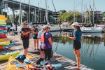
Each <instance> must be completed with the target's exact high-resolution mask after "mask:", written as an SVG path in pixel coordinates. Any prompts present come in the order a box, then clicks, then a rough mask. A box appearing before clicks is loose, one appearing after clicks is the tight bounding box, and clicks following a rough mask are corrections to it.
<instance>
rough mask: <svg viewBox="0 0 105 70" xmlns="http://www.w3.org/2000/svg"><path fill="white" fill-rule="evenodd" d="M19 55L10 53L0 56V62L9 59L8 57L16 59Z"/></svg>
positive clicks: (15, 52)
mask: <svg viewBox="0 0 105 70" xmlns="http://www.w3.org/2000/svg"><path fill="white" fill-rule="evenodd" d="M18 54H19V51H14V52H10V53H6V54H4V55H0V61H6V60H8V59H9V57H10V56H14V57H16V56H17V55H18Z"/></svg>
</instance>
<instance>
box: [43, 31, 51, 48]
mask: <svg viewBox="0 0 105 70" xmlns="http://www.w3.org/2000/svg"><path fill="white" fill-rule="evenodd" d="M49 38H52V34H51V33H50V32H45V33H44V39H45V41H44V42H45V49H52V45H51V44H50V43H49V41H48V39H49Z"/></svg>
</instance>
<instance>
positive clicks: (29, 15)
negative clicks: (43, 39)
mask: <svg viewBox="0 0 105 70" xmlns="http://www.w3.org/2000/svg"><path fill="white" fill-rule="evenodd" d="M28 4H29V14H28V21H29V23H30V14H31V13H30V0H29V2H28Z"/></svg>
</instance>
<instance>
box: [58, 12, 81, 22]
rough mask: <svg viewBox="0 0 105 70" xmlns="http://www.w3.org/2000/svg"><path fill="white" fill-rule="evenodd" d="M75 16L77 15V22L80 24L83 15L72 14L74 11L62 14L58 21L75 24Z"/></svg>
mask: <svg viewBox="0 0 105 70" xmlns="http://www.w3.org/2000/svg"><path fill="white" fill-rule="evenodd" d="M74 14H75V17H76V19H77V21H79V22H80V21H81V18H80V17H81V14H80V13H79V12H72V11H69V12H62V13H60V14H59V17H58V19H59V20H61V21H68V22H73V19H74Z"/></svg>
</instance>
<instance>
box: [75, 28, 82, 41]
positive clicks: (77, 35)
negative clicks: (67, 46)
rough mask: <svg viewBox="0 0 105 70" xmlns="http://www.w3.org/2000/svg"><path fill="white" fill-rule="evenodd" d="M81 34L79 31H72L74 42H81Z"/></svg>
mask: <svg viewBox="0 0 105 70" xmlns="http://www.w3.org/2000/svg"><path fill="white" fill-rule="evenodd" d="M81 36H82V32H81V31H79V30H75V31H74V37H75V40H76V41H81Z"/></svg>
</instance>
